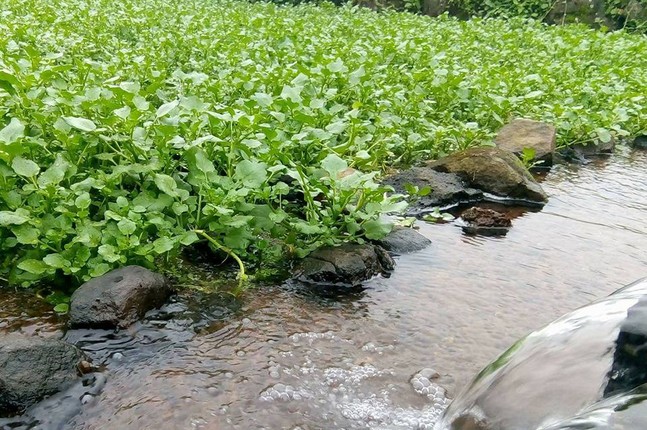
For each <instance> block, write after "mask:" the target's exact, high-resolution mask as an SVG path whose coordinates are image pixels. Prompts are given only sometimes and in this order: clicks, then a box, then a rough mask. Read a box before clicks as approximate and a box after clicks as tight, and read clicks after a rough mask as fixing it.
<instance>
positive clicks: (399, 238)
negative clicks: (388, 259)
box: [376, 226, 431, 254]
mask: <svg viewBox="0 0 647 430" xmlns="http://www.w3.org/2000/svg"><path fill="white" fill-rule="evenodd" d="M376 243H377V244H378V245H379V246H381V247H382V248H384V249H386V250H387V251H389V252H393V253H395V254H406V253H409V252H416V251H420V250H423V249H425V248H426V247H428V246H429V245H430V244H431V240H429V239H427V238H426V237H424V236H423V235H421V234H420V233H418V232H417V231H415V230H414V229H412V228H406V227H400V226H396V227H394V228H393V230H392V231H391V233H389V234H388V235H387V236H386V237H385V238H383V239H380V240H378V241H376Z"/></svg>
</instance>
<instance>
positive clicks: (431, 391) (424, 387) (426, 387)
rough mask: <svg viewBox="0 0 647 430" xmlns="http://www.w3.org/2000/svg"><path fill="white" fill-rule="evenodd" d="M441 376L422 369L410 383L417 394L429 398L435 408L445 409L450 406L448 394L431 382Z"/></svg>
mask: <svg viewBox="0 0 647 430" xmlns="http://www.w3.org/2000/svg"><path fill="white" fill-rule="evenodd" d="M439 376H440V375H439V374H438V372H436V371H434V370H433V369H422V370H421V371H420V372H418V373H416V374H415V375H413V376H412V377H411V380H410V381H409V382H410V384H411V386H412V387H413V389H414V391H415V392H416V393H418V394H420V395H423V396H427V398H428V399H429V400H430V401H431V402H432V404H433V405H434V406H436V407H438V408H443V409H444V408H445V407H446V406H447V404H448V400H447V393H446V391H445V389H444V388H443V387H441V386H440V385H438V384H435V383H433V382H431V379H436V378H438V377H439Z"/></svg>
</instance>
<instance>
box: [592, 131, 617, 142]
mask: <svg viewBox="0 0 647 430" xmlns="http://www.w3.org/2000/svg"><path fill="white" fill-rule="evenodd" d="M595 131H596V133H597V135H598V139H600V142H602V143H609V142H611V140H612V139H613V136H612V135H611V133H609V130H607V129H604V128H598V129H596V130H595Z"/></svg>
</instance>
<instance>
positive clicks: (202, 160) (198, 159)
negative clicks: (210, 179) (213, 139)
mask: <svg viewBox="0 0 647 430" xmlns="http://www.w3.org/2000/svg"><path fill="white" fill-rule="evenodd" d="M193 161H194V163H195V167H196V168H197V169H198V170H199V171H201V172H202V173H204V174H205V175H207V174H209V173H212V172H215V171H216V168H215V167H214V166H213V162H212V161H211V160H209V157H207V153H206V152H204V151H203V150H202V149H200V148H196V149H195V150H194V152H193Z"/></svg>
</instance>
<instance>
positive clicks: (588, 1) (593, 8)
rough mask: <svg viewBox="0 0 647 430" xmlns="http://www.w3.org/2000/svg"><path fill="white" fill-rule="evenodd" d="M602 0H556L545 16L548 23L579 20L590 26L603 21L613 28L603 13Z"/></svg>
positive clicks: (568, 22)
mask: <svg viewBox="0 0 647 430" xmlns="http://www.w3.org/2000/svg"><path fill="white" fill-rule="evenodd" d="M604 9H605V2H604V0H557V1H556V2H555V3H554V4H553V7H552V9H551V10H550V11H549V13H548V15H547V16H546V22H548V23H549V24H572V23H575V22H580V23H583V24H587V25H590V26H598V25H599V24H600V23H604V24H605V25H607V26H608V27H611V28H613V27H614V23H613V22H612V21H611V20H610V19H609V18H608V17H607V16H606V15H605V10H604Z"/></svg>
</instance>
